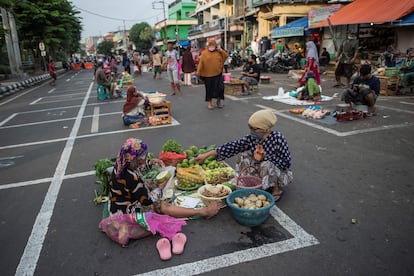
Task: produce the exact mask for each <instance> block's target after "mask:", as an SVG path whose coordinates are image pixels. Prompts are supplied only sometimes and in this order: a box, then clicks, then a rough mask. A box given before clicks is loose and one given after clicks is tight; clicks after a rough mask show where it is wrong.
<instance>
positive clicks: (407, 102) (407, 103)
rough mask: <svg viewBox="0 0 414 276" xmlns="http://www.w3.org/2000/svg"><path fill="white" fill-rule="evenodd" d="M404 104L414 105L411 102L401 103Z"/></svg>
mask: <svg viewBox="0 0 414 276" xmlns="http://www.w3.org/2000/svg"><path fill="white" fill-rule="evenodd" d="M400 103H402V104H409V105H414V103H409V102H400Z"/></svg>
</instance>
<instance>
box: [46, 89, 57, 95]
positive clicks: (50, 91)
mask: <svg viewBox="0 0 414 276" xmlns="http://www.w3.org/2000/svg"><path fill="white" fill-rule="evenodd" d="M55 90H56V88H52V89H50V90H49V91H48V92H47V93H48V94H50V93H52V92H53V91H55Z"/></svg>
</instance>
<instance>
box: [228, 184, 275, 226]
mask: <svg viewBox="0 0 414 276" xmlns="http://www.w3.org/2000/svg"><path fill="white" fill-rule="evenodd" d="M226 202H227V205H228V206H229V207H230V209H231V212H232V215H233V218H234V219H235V220H236V221H237V222H238V223H240V224H242V225H246V226H257V225H260V224H262V223H263V222H265V221H266V220H267V218H268V217H269V215H270V209H271V208H272V207H273V206H274V205H275V199H274V198H273V196H272V195H271V194H270V193H268V192H266V191H264V190H259V189H242V190H236V191H234V192H232V193H231V194H230V195H229V196H228V197H227V198H226Z"/></svg>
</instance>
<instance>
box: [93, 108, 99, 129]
mask: <svg viewBox="0 0 414 276" xmlns="http://www.w3.org/2000/svg"><path fill="white" fill-rule="evenodd" d="M98 130H99V106H95V107H94V108H93V116H92V126H91V133H96V132H98Z"/></svg>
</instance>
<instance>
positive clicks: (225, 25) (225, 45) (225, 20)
mask: <svg viewBox="0 0 414 276" xmlns="http://www.w3.org/2000/svg"><path fill="white" fill-rule="evenodd" d="M224 49H225V50H226V51H228V49H227V0H224Z"/></svg>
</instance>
